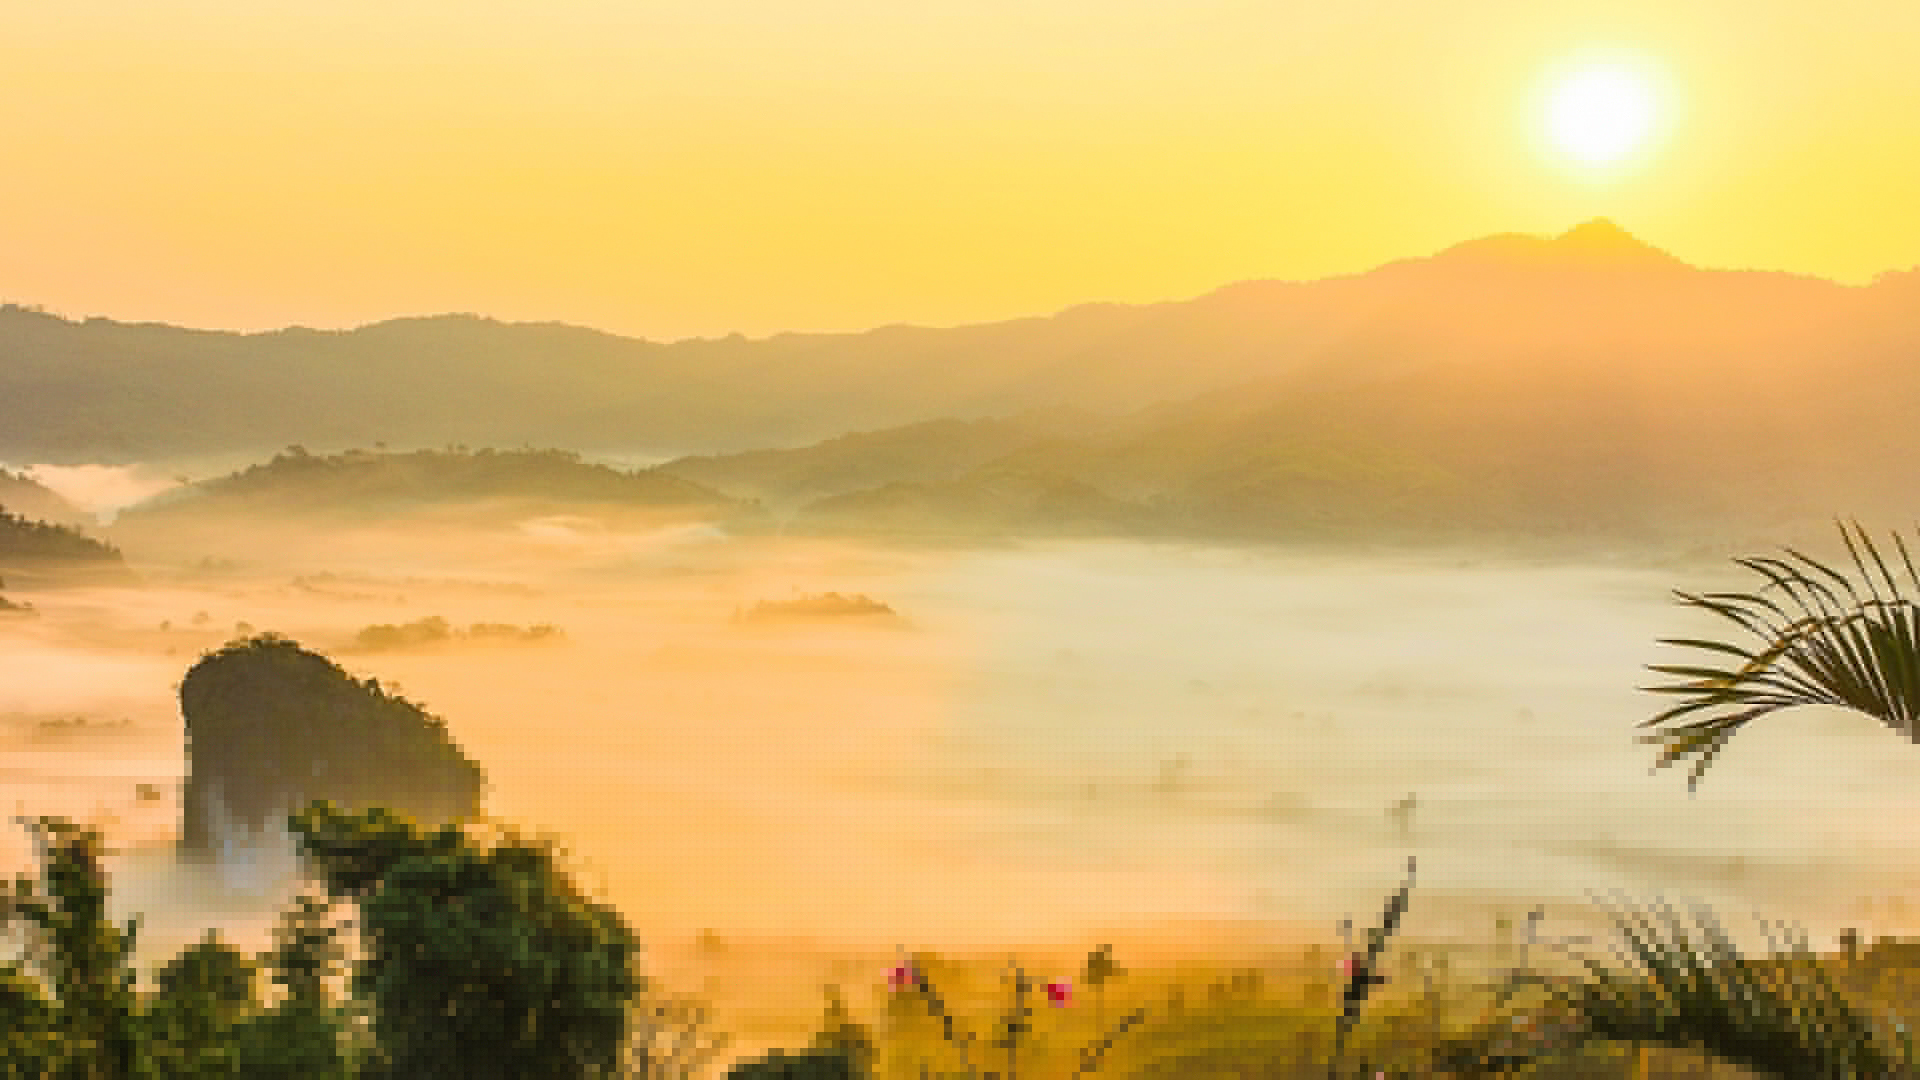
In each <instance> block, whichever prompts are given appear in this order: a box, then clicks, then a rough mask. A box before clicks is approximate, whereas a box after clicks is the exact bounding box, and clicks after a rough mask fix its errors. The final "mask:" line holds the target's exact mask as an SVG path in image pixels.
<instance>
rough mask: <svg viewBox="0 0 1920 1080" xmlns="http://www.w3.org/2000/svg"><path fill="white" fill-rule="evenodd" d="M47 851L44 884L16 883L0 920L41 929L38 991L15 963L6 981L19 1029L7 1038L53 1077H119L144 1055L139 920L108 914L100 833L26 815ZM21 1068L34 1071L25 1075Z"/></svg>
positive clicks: (4, 993) (3, 993)
mask: <svg viewBox="0 0 1920 1080" xmlns="http://www.w3.org/2000/svg"><path fill="white" fill-rule="evenodd" d="M26 825H27V828H28V829H29V830H31V831H32V833H33V836H34V841H35V843H36V844H37V846H38V847H39V849H40V862H41V866H42V876H43V879H44V887H43V888H42V887H37V886H36V884H35V883H34V882H33V881H32V880H30V879H28V878H26V877H24V876H23V877H19V878H16V879H15V880H14V887H13V890H12V891H11V892H10V893H8V894H7V896H6V899H5V903H4V905H0V922H4V923H9V924H10V923H11V922H12V921H13V920H15V919H23V920H25V921H26V922H27V924H28V925H30V926H31V927H32V928H33V929H34V930H35V931H36V934H35V939H36V940H35V941H34V943H33V945H34V952H35V953H37V955H38V962H37V965H36V966H38V967H39V968H40V971H39V975H40V976H41V979H42V980H44V983H43V985H44V988H45V990H47V991H51V993H50V995H48V996H45V997H42V996H40V994H41V989H40V988H39V987H36V986H35V985H34V984H33V982H32V980H29V979H27V978H26V977H24V976H23V975H22V974H21V973H20V972H19V971H18V970H17V969H13V970H9V971H8V972H7V973H6V974H5V977H4V987H3V988H0V998H3V999H4V1005H0V1007H4V1008H5V1009H6V1010H7V1011H8V1012H10V1013H12V1014H13V1015H15V1016H17V1017H19V1018H20V1021H21V1023H22V1025H23V1026H22V1028H21V1029H20V1030H19V1031H18V1032H16V1033H15V1034H13V1035H10V1036H8V1037H7V1039H6V1042H5V1044H4V1045H5V1046H6V1048H7V1049H8V1050H10V1051H11V1050H16V1049H17V1050H19V1051H20V1052H21V1054H22V1057H21V1058H20V1059H19V1061H18V1062H9V1063H8V1064H9V1065H12V1064H20V1065H21V1066H22V1067H23V1068H24V1065H25V1064H26V1063H31V1062H38V1063H40V1066H41V1067H43V1068H45V1069H46V1070H47V1073H46V1075H48V1076H51V1077H54V1078H55V1080H120V1078H123V1077H132V1076H134V1075H135V1071H134V1070H135V1068H136V1066H137V1064H138V1061H139V1042H140V1038H139V1035H140V1033H139V1026H138V1025H139V1007H138V999H137V997H136V995H135V992H134V982H135V972H134V969H133V966H132V957H133V947H134V939H135V936H136V934H137V930H138V927H137V925H136V924H134V923H128V924H127V925H126V926H125V927H116V926H114V925H113V924H112V923H110V922H108V921H107V881H106V874H105V872H104V871H103V870H102V869H101V866H100V856H101V855H102V850H101V846H100V834H99V833H97V832H95V831H93V830H91V829H81V828H79V827H77V826H74V825H72V824H70V823H68V822H65V821H61V820H58V819H55V818H39V819H35V820H32V821H28V822H26ZM22 1075H33V1074H32V1073H27V1072H23V1073H22Z"/></svg>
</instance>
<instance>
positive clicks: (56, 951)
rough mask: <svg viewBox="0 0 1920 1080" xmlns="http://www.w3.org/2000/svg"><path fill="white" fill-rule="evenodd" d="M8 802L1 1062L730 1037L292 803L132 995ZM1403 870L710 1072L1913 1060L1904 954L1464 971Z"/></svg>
mask: <svg viewBox="0 0 1920 1080" xmlns="http://www.w3.org/2000/svg"><path fill="white" fill-rule="evenodd" d="M25 824H27V826H28V827H29V828H30V829H31V830H32V831H33V833H34V835H35V836H36V838H37V839H38V841H39V844H40V849H41V852H42V861H43V864H44V865H43V873H42V876H41V878H40V880H38V881H34V880H29V879H27V878H25V877H23V878H21V879H19V880H17V881H16V882H15V883H14V886H13V888H12V889H11V890H10V891H5V890H0V892H3V893H4V900H3V902H0V915H4V918H5V922H6V923H7V924H9V925H10V926H16V927H17V928H19V929H23V930H25V931H26V934H25V939H26V940H25V942H24V943H25V944H26V945H27V949H26V952H25V955H24V956H23V957H22V958H21V960H20V961H17V962H15V963H14V964H12V965H10V966H8V967H6V968H4V969H0V1076H6V1077H57V1078H61V1080H68V1078H72V1080H105V1078H122V1077H124V1078H129V1080H131V1078H174V1077H182V1078H184V1077H288V1078H292V1077H303V1078H304V1077H313V1078H340V1080H345V1078H349V1077H358V1078H398V1077H424V1078H434V1077H446V1078H454V1077H473V1078H490V1077H498V1078H501V1080H506V1078H509V1077H516V1078H517V1077H540V1078H549V1077H550V1078H563V1077H564V1078H580V1080H587V1078H612V1077H693V1076H698V1075H704V1074H711V1073H713V1072H714V1071H716V1070H715V1069H714V1064H715V1062H716V1061H717V1059H718V1058H719V1056H720V1055H721V1053H723V1052H724V1051H725V1049H726V1047H727V1046H728V1043H729V1040H728V1038H727V1037H726V1036H725V1035H724V1034H717V1033H714V1032H712V1031H711V1030H710V1029H709V1020H710V1014H709V1013H708V1012H707V1010H705V1009H704V1008H703V1007H702V1006H701V1005H700V1003H699V1002H697V1001H694V1000H691V999H687V998H679V997H675V996H673V995H670V994H666V993H664V992H663V991H662V990H661V989H660V988H659V987H657V986H655V985H653V984H652V983H651V981H650V980H648V979H646V978H645V977H643V976H642V975H641V974H640V971H639V965H638V962H637V959H638V955H639V944H638V942H637V940H636V939H635V937H634V935H633V934H632V933H631V931H630V930H629V929H628V928H627V927H626V925H625V923H624V922H623V921H622V920H621V918H620V917H619V915H618V914H617V913H615V912H613V911H611V910H610V909H607V908H604V907H601V906H599V905H597V904H594V903H593V902H591V901H589V900H587V899H585V898H584V897H582V896H581V895H580V894H579V893H578V891H577V890H575V889H574V888H573V886H572V884H571V883H570V882H569V881H568V880H567V879H566V878H565V876H564V875H562V874H560V873H559V872H558V871H557V870H556V869H555V862H554V859H553V856H552V853H551V852H550V851H549V850H547V849H545V848H544V847H540V846H536V845H532V844H529V843H528V842H527V841H526V840H525V839H524V838H522V837H519V836H518V835H516V834H514V833H513V832H512V831H511V830H495V832H494V834H493V835H491V836H490V837H480V836H476V835H475V834H474V831H473V830H471V829H469V830H461V829H457V828H453V827H444V828H441V829H439V830H436V831H431V832H429V831H424V830H420V829H417V828H415V827H413V826H412V825H411V824H409V823H408V822H406V821H405V820H403V819H399V818H396V817H394V816H393V815H391V814H388V813H386V812H385V811H383V810H372V811H368V812H367V813H365V814H350V813H346V812H343V811H340V810H338V809H337V808H335V807H333V806H331V805H330V804H325V803H318V804H315V805H313V806H310V807H308V808H307V809H306V810H305V811H303V812H302V813H300V814H299V815H296V816H295V817H294V818H293V819H292V822H291V824H292V825H293V826H294V831H295V832H296V834H297V835H298V836H299V837H300V840H301V843H302V846H303V849H304V850H305V851H306V852H307V854H308V856H309V858H310V859H311V860H312V864H313V865H314V866H315V867H316V868H317V871H318V876H319V878H320V879H321V881H322V882H323V884H324V889H325V892H326V895H325V896H317V895H312V894H309V895H305V896H302V897H301V898H300V899H299V900H298V901H297V902H296V903H295V904H294V905H293V906H292V907H291V908H289V909H288V910H287V911H286V912H284V913H283V915H282V917H281V921H280V928H279V930H278V932H277V934H276V944H275V947H274V948H273V949H271V950H269V951H268V952H266V953H263V954H261V955H259V956H249V955H246V954H243V953H241V952H240V951H239V950H237V949H235V948H233V947H232V946H230V945H228V944H226V943H224V942H223V941H221V940H220V937H219V935H218V934H217V933H214V932H209V933H208V934H207V935H206V937H205V938H204V939H203V940H202V941H200V942H199V943H198V944H196V945H194V946H192V947H191V948H188V949H186V950H184V951H182V952H181V953H180V954H179V955H177V956H176V957H174V958H173V959H172V960H171V961H170V962H168V963H167V964H166V965H165V966H164V967H162V968H161V969H160V970H159V971H158V972H156V973H154V975H153V977H152V978H151V979H150V980H149V985H148V986H146V987H145V988H142V987H141V986H140V980H139V978H138V973H136V972H135V971H134V969H133V968H132V966H131V957H132V955H133V945H134V941H135V938H136V934H137V931H138V927H137V925H136V924H128V925H125V926H115V925H113V924H111V923H110V922H109V921H108V920H107V919H106V914H105V913H106V898H107V895H108V883H107V880H106V876H105V874H104V872H103V870H102V869H101V864H100V856H101V855H102V854H103V852H102V850H101V847H100V837H99V836H98V834H96V833H94V832H92V831H90V830H86V829H81V828H76V827H75V826H72V825H70V824H67V823H65V822H61V821H57V820H52V819H38V820H34V821H30V822H25ZM1412 870H1413V867H1412V865H1411V863H1409V867H1408V880H1407V881H1406V882H1405V883H1404V884H1403V885H1402V886H1401V887H1400V889H1399V890H1398V891H1397V892H1396V893H1395V894H1394V895H1393V897H1392V898H1391V899H1390V901H1389V902H1388V905H1387V910H1386V913H1385V915H1384V917H1383V918H1382V920H1381V922H1380V924H1379V926H1377V927H1375V928H1374V929H1373V930H1372V932H1371V933H1370V934H1369V935H1368V938H1367V941H1366V943H1365V945H1364V946H1363V947H1361V948H1360V949H1358V950H1355V951H1353V952H1351V953H1346V954H1344V955H1341V954H1340V953H1339V952H1338V951H1337V950H1322V949H1317V948H1316V949H1314V950H1310V951H1309V952H1308V953H1307V954H1306V955H1305V956H1304V957H1303V959H1304V960H1305V964H1304V966H1302V967H1299V968H1294V969H1285V968H1282V969H1272V968H1268V969H1257V968H1247V969H1242V970H1238V971H1232V972H1225V973H1219V972H1216V973H1206V972H1180V973H1174V974H1170V975H1169V974H1147V973H1139V974H1134V973H1129V972H1128V971H1126V970H1125V969H1123V968H1121V967H1119V966H1118V965H1117V964H1116V962H1115V958H1114V956H1113V953H1112V950H1111V949H1101V950H1097V951H1096V952H1094V953H1093V954H1091V955H1089V956H1088V957H1087V959H1086V962H1085V964H1084V965H1082V966H1081V967H1080V968H1079V970H1078V971H1075V972H1052V973H1035V972H1028V971H1026V970H1024V969H1022V968H1021V967H1018V966H1014V965H1012V964H1011V963H1010V965H1009V967H1008V968H1007V969H1005V970H1002V971H1000V972H998V973H997V974H998V976H999V978H998V988H997V990H996V989H995V987H994V980H992V979H991V978H983V976H991V975H992V974H995V973H991V972H980V971H976V970H969V969H967V968H965V967H964V966H962V965H959V964H957V963H953V962H950V961H948V960H946V959H944V958H942V957H941V956H938V955H936V954H932V953H915V954H911V955H904V956H903V957H902V958H901V961H900V963H899V964H898V965H897V966H896V967H894V968H893V969H891V970H890V971H876V972H874V973H873V974H874V987H873V988H874V989H875V990H876V991H879V992H884V993H885V994H886V996H887V1000H886V1003H885V1005H884V1007H883V1008H882V1009H881V1010H879V1011H878V1012H877V1013H876V1014H875V1015H873V1016H871V1017H867V1018H864V1019H863V1018H862V1017H860V1016H857V1015H856V1014H855V1011H854V1009H853V1008H852V1007H850V1006H849V1004H848V1003H847V1001H846V999H845V997H844V995H843V994H842V993H841V989H840V988H839V987H827V988H826V993H827V1004H826V1008H825V1010H824V1013H823V1016H822V1019H821V1022H820V1023H819V1024H818V1030H817V1033H816V1034H815V1035H814V1036H813V1037H812V1038H811V1039H810V1040H808V1041H807V1043H806V1044H805V1045H803V1046H798V1047H795V1048H794V1049H792V1050H789V1051H785V1052H779V1051H776V1052H773V1053H770V1054H767V1055H764V1056H761V1057H758V1058H753V1059H750V1060H743V1061H739V1062H736V1063H734V1064H733V1065H732V1067H731V1069H730V1070H729V1072H728V1075H729V1076H739V1077H743V1078H744V1077H768V1076H805V1077H848V1078H851V1077H858V1076H880V1077H931V1076H940V1077H959V1076H965V1077H970V1078H976V1080H984V1078H995V1080H999V1078H1006V1080H1011V1078H1013V1077H1016V1076H1021V1075H1026V1076H1031V1077H1067V1076H1083V1075H1092V1074H1095V1073H1099V1074H1103V1075H1113V1076H1134V1077H1143V1078H1145V1077H1176V1076H1177V1077H1241V1076H1251V1075H1260V1076H1269V1077H1300V1078H1307V1077H1312V1078H1316V1080H1318V1078H1332V1077H1341V1078H1345V1077H1380V1076H1387V1077H1409V1076H1435V1075H1452V1076H1488V1075H1496V1074H1512V1075H1526V1076H1535V1077H1560V1078H1569V1080H1571V1078H1596V1080H1597V1078H1611V1077H1621V1078H1628V1077H1682V1076H1692V1077H1740V1076H1776V1077H1796V1078H1800V1077H1808V1078H1811V1077H1833V1078H1841V1077H1867V1076H1875V1077H1879V1076H1890V1075H1898V1076H1920V1056H1916V1054H1915V1051H1914V1048H1913V1046H1912V1044H1911V1040H1910V1039H1908V1038H1906V1037H1905V1034H1904V1033H1905V1030H1906V1029H1905V1025H1906V1024H1908V1023H1909V1022H1911V1019H1912V1017H1913V1015H1914V1013H1913V1007H1914V1004H1915V1002H1916V1000H1920V998H1917V997H1916V990H1920V964H1916V963H1914V959H1915V957H1914V956H1913V955H1911V954H1912V953H1913V952H1914V951H1915V947H1914V946H1909V945H1904V944H1902V943H1896V942H1891V941H1887V940H1884V939H1883V940H1882V941H1880V942H1877V943H1876V944H1875V945H1874V946H1873V947H1871V948H1867V949H1862V948H1860V947H1859V943H1858V942H1857V940H1855V941H1850V942H1848V943H1847V947H1846V948H1845V949H1844V950H1843V951H1842V952H1840V953H1838V954H1827V955H1815V954H1814V953H1813V952H1811V951H1810V950H1808V949H1807V948H1806V947H1805V945H1804V943H1799V944H1796V945H1795V946H1794V947H1792V948H1789V949H1782V950H1775V951H1773V952H1771V953H1769V954H1768V955H1765V956H1760V957H1747V956H1743V955H1741V954H1740V953H1739V952H1738V951H1737V950H1736V949H1735V948H1734V947H1733V946H1732V945H1731V944H1730V943H1729V942H1728V941H1727V939H1726V937H1725V935H1724V934H1722V933H1721V932H1720V931H1719V929H1718V927H1717V926H1716V925H1715V924H1714V923H1713V921H1712V919H1711V916H1710V915H1703V916H1700V917H1698V918H1697V919H1696V925H1695V926H1693V927H1689V926H1687V925H1685V924H1684V923H1683V922H1682V920H1680V919H1679V918H1678V917H1677V916H1675V915H1673V914H1672V913H1671V912H1665V913H1663V915H1662V918H1661V919H1659V920H1656V919H1654V918H1652V917H1650V916H1649V915H1647V914H1643V913H1635V912H1627V913H1619V914H1617V916H1616V921H1617V922H1618V925H1619V926H1620V929H1621V931H1622V935H1623V939H1624V941H1625V942H1626V944H1627V946H1628V949H1627V953H1628V956H1629V957H1630V960H1631V961H1632V963H1631V964H1630V965H1629V966H1627V967H1624V968H1619V969H1614V968H1609V967H1607V966H1604V965H1602V964H1600V963H1598V962H1597V961H1594V960H1592V959H1591V958H1583V959H1582V963H1583V965H1584V966H1585V967H1586V969H1587V975H1586V976H1585V977H1582V978H1576V977H1572V976H1569V975H1566V974H1550V973H1545V972H1541V971H1535V970H1533V969H1531V968H1529V967H1526V966H1524V965H1522V966H1519V967H1517V968H1516V969H1514V970H1513V971H1511V972H1509V973H1508V974H1506V975H1505V977H1503V978H1499V979H1495V980H1491V981H1478V980H1475V979H1474V978H1472V977H1469V976H1466V975H1464V974H1459V973H1456V972H1455V971H1453V970H1452V967H1451V963H1452V961H1451V959H1450V954H1449V953H1447V952H1445V951H1443V950H1437V949H1429V950H1419V949H1409V950H1406V951H1402V952H1398V953H1395V952H1394V951H1393V950H1392V949H1391V945H1392V938H1393V936H1394V934H1395V931H1396V930H1397V928H1398V922H1399V919H1400V917H1401V914H1402V913H1403V912H1404V911H1405V910H1406V908H1407V906H1408V903H1409V901H1410V898H1411V896H1412V893H1413V879H1412ZM343 915H344V916H349V918H347V919H343V918H342V916H343ZM349 923H354V924H357V925H358V927H359V932H360V933H359V939H360V940H359V948H358V949H357V955H356V956H353V957H349V955H348V953H349V949H348V948H347V945H346V943H345V941H344V940H342V934H343V927H344V926H346V925H348V924H349ZM263 976H264V977H265V980H264V981H265V983H266V985H265V986H262V981H263V980H262V977H263ZM882 986H884V987H885V990H884V991H880V988H881V987H882Z"/></svg>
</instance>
